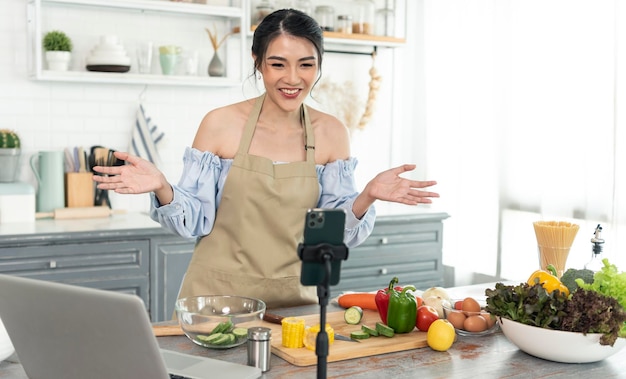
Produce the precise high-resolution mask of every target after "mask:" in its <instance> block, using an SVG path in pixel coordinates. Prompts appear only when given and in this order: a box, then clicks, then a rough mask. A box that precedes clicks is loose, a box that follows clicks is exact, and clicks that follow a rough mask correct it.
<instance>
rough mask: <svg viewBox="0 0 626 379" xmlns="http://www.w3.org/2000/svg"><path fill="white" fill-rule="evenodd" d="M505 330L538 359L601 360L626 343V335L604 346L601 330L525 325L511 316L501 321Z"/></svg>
mask: <svg viewBox="0 0 626 379" xmlns="http://www.w3.org/2000/svg"><path fill="white" fill-rule="evenodd" d="M498 322H499V324H500V328H501V329H502V333H504V335H505V336H506V338H507V339H508V340H509V341H511V342H512V343H513V344H514V345H516V346H517V347H519V349H520V350H522V351H523V352H525V353H527V354H530V355H533V356H535V357H538V358H543V359H547V360H550V361H554V362H562V363H589V362H597V361H601V360H603V359H605V358H608V357H610V356H611V355H613V354H615V353H617V352H618V351H620V350H621V349H622V348H623V347H624V346H626V338H617V340H616V341H615V344H614V345H613V346H610V345H601V344H600V337H601V336H602V334H599V333H588V334H586V335H585V334H583V333H575V332H564V331H561V330H553V329H546V328H539V327H536V326H530V325H525V324H522V323H519V322H516V321H511V320H509V319H507V318H504V317H500V318H499V320H498Z"/></svg>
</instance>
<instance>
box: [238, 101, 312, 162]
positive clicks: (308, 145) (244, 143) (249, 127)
mask: <svg viewBox="0 0 626 379" xmlns="http://www.w3.org/2000/svg"><path fill="white" fill-rule="evenodd" d="M264 100H265V94H263V95H261V96H259V97H257V99H256V102H255V103H254V107H253V108H252V112H251V113H250V117H248V120H247V121H246V125H245V127H244V130H243V135H242V136H241V142H240V143H239V150H238V151H237V152H238V154H247V153H248V150H249V149H250V143H251V142H252V136H253V135H254V129H255V128H256V123H257V121H258V120H259V116H260V115H261V108H262V107H263V101H264ZM300 120H301V122H302V123H303V124H304V149H305V150H306V160H307V162H315V137H314V136H313V127H312V126H311V119H310V118H309V112H308V110H307V107H306V106H305V105H304V104H302V107H301V108H300Z"/></svg>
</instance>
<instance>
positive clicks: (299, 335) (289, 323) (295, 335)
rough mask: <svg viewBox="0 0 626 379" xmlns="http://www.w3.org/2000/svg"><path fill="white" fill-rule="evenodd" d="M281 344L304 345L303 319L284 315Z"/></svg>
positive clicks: (289, 345) (291, 346)
mask: <svg viewBox="0 0 626 379" xmlns="http://www.w3.org/2000/svg"><path fill="white" fill-rule="evenodd" d="M281 324H282V332H283V336H282V344H283V346H284V347H289V348H299V347H302V346H304V345H303V342H302V341H303V339H304V319H301V318H297V317H285V318H284V319H283V320H282V321H281Z"/></svg>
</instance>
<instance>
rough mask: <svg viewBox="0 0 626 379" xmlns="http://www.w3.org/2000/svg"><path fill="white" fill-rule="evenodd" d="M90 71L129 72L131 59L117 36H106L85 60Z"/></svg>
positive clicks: (102, 37)
mask: <svg viewBox="0 0 626 379" xmlns="http://www.w3.org/2000/svg"><path fill="white" fill-rule="evenodd" d="M85 63H86V68H87V70H88V71H100V72H128V71H129V70H130V57H129V56H128V54H127V53H126V50H125V49H124V46H122V45H121V43H120V41H119V38H118V37H117V36H112V35H105V36H101V37H100V42H99V43H98V45H96V46H95V47H94V48H93V49H92V50H91V51H90V53H89V55H88V56H87V57H86V58H85Z"/></svg>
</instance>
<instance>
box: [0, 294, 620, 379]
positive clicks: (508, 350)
mask: <svg viewBox="0 0 626 379" xmlns="http://www.w3.org/2000/svg"><path fill="white" fill-rule="evenodd" d="M488 287H489V288H491V287H493V284H481V285H474V286H467V287H458V288H451V289H450V295H451V296H452V297H465V296H472V297H477V298H480V297H484V289H485V288H488ZM337 310H341V308H339V307H337V306H336V305H333V304H331V305H329V307H328V311H329V312H332V311H337ZM273 312H275V313H278V314H281V315H284V316H292V315H304V314H314V313H316V312H319V307H318V306H317V305H312V306H304V307H296V308H287V309H281V310H273ZM158 341H159V344H160V346H161V347H162V348H165V349H171V350H177V351H181V352H185V353H188V354H194V355H199V356H209V357H213V358H217V359H223V360H226V361H231V362H236V363H241V364H246V360H247V353H246V345H242V346H239V347H236V348H233V349H227V350H211V349H205V348H203V347H200V346H197V345H195V344H193V343H192V342H191V341H189V340H188V339H187V337H184V336H177V337H159V338H158ZM14 358H15V357H12V358H9V360H7V361H4V362H0V378H15V379H23V378H26V375H25V373H24V370H23V369H22V367H21V366H20V365H19V363H16V362H15V359H14ZM625 372H626V349H624V350H622V351H621V352H619V353H617V354H615V355H613V356H612V357H610V358H608V359H605V360H603V361H600V362H596V363H586V364H566V363H556V362H551V361H546V360H543V359H539V358H535V357H532V356H530V355H528V354H526V353H524V352H522V351H520V350H519V349H518V348H517V347H516V346H515V345H513V344H512V343H510V342H509V341H508V340H507V339H506V337H505V336H504V335H503V334H502V332H500V331H498V332H496V333H494V334H492V335H488V336H483V337H462V336H458V338H457V341H456V342H455V343H454V345H452V347H451V348H450V349H449V350H448V351H446V352H437V351H433V350H431V349H430V348H428V347H425V348H420V349H414V350H408V351H403V352H398V353H389V354H382V355H377V356H372V357H366V358H358V359H351V360H346V361H341V362H329V363H328V370H327V376H328V378H337V377H349V378H362V379H368V378H372V379H380V378H417V377H419V378H462V379H465V378H469V377H481V378H504V377H506V378H539V377H550V378H569V377H572V376H574V375H576V376H578V377H591V378H597V377H602V378H619V377H624V373H625ZM316 373H317V367H316V366H315V365H313V366H307V367H299V366H294V365H292V364H290V363H288V362H286V361H285V360H283V359H281V358H279V357H277V356H275V355H272V357H271V370H270V371H268V372H266V373H265V374H264V375H263V378H294V377H300V378H315V377H316Z"/></svg>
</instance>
